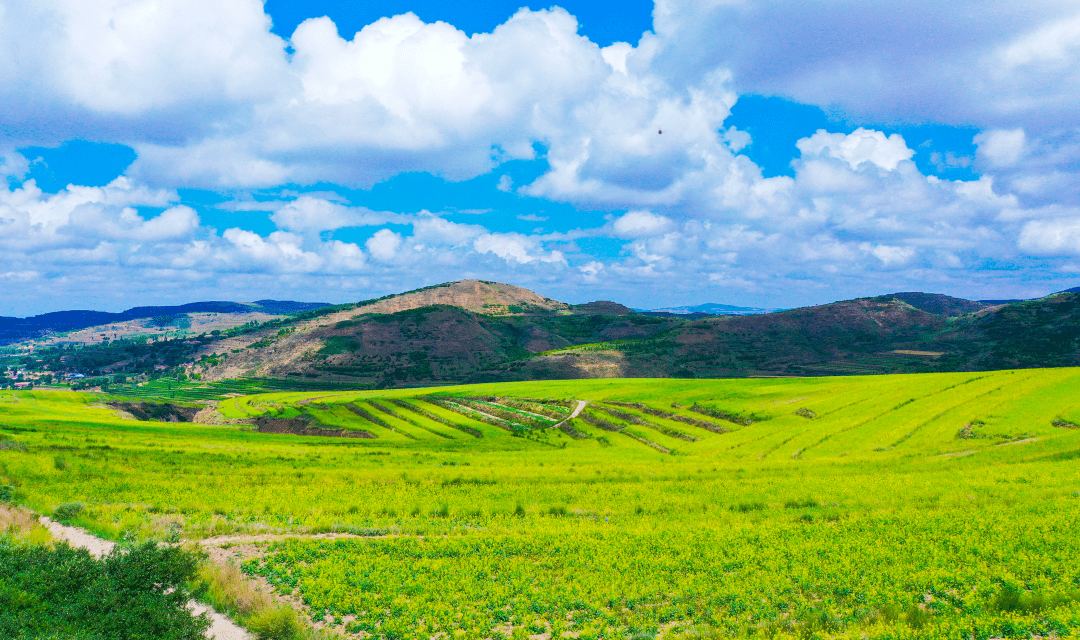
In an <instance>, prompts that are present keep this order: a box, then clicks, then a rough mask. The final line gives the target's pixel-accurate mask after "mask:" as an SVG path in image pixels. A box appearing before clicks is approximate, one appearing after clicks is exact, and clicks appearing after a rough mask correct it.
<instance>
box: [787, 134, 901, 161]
mask: <svg viewBox="0 0 1080 640" xmlns="http://www.w3.org/2000/svg"><path fill="white" fill-rule="evenodd" d="M795 146H796V147H798V149H799V151H801V152H802V155H803V157H804V158H806V157H808V156H812V155H821V154H828V155H829V156H830V157H832V158H836V159H837V160H843V161H844V162H846V163H848V164H849V165H850V166H851V168H852V169H858V168H859V166H860V165H861V164H863V163H864V162H870V163H872V164H875V165H877V166H879V167H881V168H882V169H885V170H886V171H893V170H894V169H896V165H898V164H899V163H900V162H902V161H904V160H910V159H911V156H913V155H915V152H914V151H912V150H911V149H908V147H907V143H905V142H904V138H903V137H901V136H900V134H898V133H894V134H892V135H891V136H889V137H888V138H886V137H885V134H884V133H882V132H880V131H870V130H867V129H863V128H862V127H859V128H858V129H856V130H855V131H853V132H852V133H849V134H847V135H845V134H843V133H828V132H827V131H825V130H824V129H818V131H817V133H815V134H814V135H812V136H810V137H809V138H803V139H802V140H799V141H798V142H797V143H796V145H795Z"/></svg>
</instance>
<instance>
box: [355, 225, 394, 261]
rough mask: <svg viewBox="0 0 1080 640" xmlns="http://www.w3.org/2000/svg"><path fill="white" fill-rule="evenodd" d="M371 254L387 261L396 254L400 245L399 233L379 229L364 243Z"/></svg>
mask: <svg viewBox="0 0 1080 640" xmlns="http://www.w3.org/2000/svg"><path fill="white" fill-rule="evenodd" d="M364 245H365V246H366V247H367V250H368V251H369V252H370V253H371V256H372V257H373V258H375V259H376V260H380V261H382V262H389V261H391V260H393V259H394V257H395V256H396V255H397V252H398V249H399V248H400V247H401V234H400V233H395V232H393V231H391V230H389V229H379V230H378V231H376V232H375V233H374V234H373V235H372V236H371V237H370V238H368V240H367V242H365V243H364Z"/></svg>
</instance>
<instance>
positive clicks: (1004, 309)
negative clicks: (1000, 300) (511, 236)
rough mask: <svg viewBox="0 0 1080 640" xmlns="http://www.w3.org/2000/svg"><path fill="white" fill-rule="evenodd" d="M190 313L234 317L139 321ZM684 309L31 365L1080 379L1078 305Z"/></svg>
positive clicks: (912, 296)
mask: <svg viewBox="0 0 1080 640" xmlns="http://www.w3.org/2000/svg"><path fill="white" fill-rule="evenodd" d="M199 304H206V305H214V304H217V305H224V304H236V303H196V305H183V306H181V307H149V308H143V311H139V313H146V311H145V310H146V309H150V310H152V311H154V312H160V311H161V310H163V309H169V310H186V311H191V310H193V309H194V308H197V305H199ZM255 304H258V305H262V307H261V308H266V309H269V308H275V309H279V310H280V309H286V308H290V309H291V308H292V307H288V306H287V305H289V304H293V303H271V302H270V301H261V302H260V303H253V305H246V308H253V306H254V305H255ZM274 304H277V305H286V306H278V307H273V306H272V305H274ZM298 304H305V303H298ZM219 308H220V307H219ZM696 309H709V310H711V311H719V312H721V313H703V312H701V311H695V310H696ZM679 310H680V311H681V310H682V309H679ZM685 310H686V311H689V313H675V312H673V310H658V311H650V312H635V311H634V310H632V309H628V308H627V307H625V306H623V305H621V304H618V303H616V302H611V301H603V300H601V301H596V302H590V303H586V304H580V305H569V304H566V303H563V302H559V301H557V300H552V299H551V298H546V297H544V296H542V295H539V294H537V293H534V292H532V291H529V290H528V289H523V288H521V287H516V286H513V285H508V284H502V283H497V282H487V281H480V280H465V281H460V282H451V283H446V284H442V285H437V286H433V287H425V288H423V289H417V290H415V291H409V292H406V293H402V294H397V295H392V296H385V297H383V298H379V299H375V300H368V301H364V302H359V303H356V304H351V305H337V306H333V307H325V308H321V309H319V310H317V311H312V312H309V313H306V314H305V313H301V314H297V315H292V316H287V317H285V318H282V319H279V320H274V321H271V322H267V323H264V324H261V325H254V324H252V325H244V326H242V327H237V330H230V331H228V332H223V333H222V334H221V335H205V336H203V337H201V338H198V339H195V340H160V341H154V342H153V343H148V344H145V345H141V346H140V345H132V344H131V343H130V342H124V341H118V342H113V343H112V344H109V345H105V344H103V345H95V346H86V347H82V348H80V349H78V350H70V349H69V350H64V351H61V350H52V351H49V350H47V349H41V350H39V353H35V357H36V358H39V359H40V362H41V364H42V366H43V367H44V366H48V367H50V368H51V370H52V371H54V372H58V373H59V372H75V371H78V372H80V373H84V374H87V375H99V374H100V373H124V374H127V375H135V376H145V375H149V374H153V375H163V374H162V373H161V372H162V371H164V372H166V374H167V375H176V374H177V373H179V372H180V371H181V370H185V371H187V372H188V373H191V374H198V375H199V376H200V377H201V378H202V379H203V380H210V381H213V380H223V379H233V378H241V377H246V376H255V377H272V378H278V379H285V380H288V379H296V380H304V381H305V383H307V384H318V383H320V382H326V383H331V382H332V383H335V384H347V385H352V386H355V387H357V388H372V387H400V386H416V385H433V384H450V383H465V382H483V381H509V380H543V379H560V378H595V377H700V378H718V377H746V376H814V375H845V374H858V373H903V372H923V371H982V370H990V369H1004V368H1025V367H1044V366H1080V293H1076V292H1065V293H1060V294H1055V295H1052V296H1048V297H1046V298H1041V299H1038V300H1027V301H1022V302H1015V303H1011V304H1004V305H989V304H986V303H983V302H977V301H971V300H964V299H961V298H954V297H951V296H944V295H940V294H928V293H921V292H899V293H893V294H888V295H884V296H877V297H872V298H859V299H856V300H845V301H840V302H834V303H830V304H824V305H817V306H813V307H805V308H800V309H791V310H787V311H779V312H772V313H768V312H765V311H767V310H764V309H753V308H748V307H733V306H732V305H715V304H714V305H700V306H698V307H689V308H686V309H685ZM732 311H736V312H742V313H743V315H735V314H733V313H731V312H732ZM748 311H758V313H747V312H748ZM73 313H75V314H78V313H84V314H85V313H94V312H73ZM125 313H127V312H125ZM117 315H119V314H117ZM98 318H99V317H98V316H92V317H89V316H88V317H84V318H82V319H79V318H78V317H77V316H76V317H75V319H76V320H78V321H80V322H83V321H88V320H89V319H98ZM110 350H111V351H110ZM95 372H97V373H95ZM169 372H171V373H169Z"/></svg>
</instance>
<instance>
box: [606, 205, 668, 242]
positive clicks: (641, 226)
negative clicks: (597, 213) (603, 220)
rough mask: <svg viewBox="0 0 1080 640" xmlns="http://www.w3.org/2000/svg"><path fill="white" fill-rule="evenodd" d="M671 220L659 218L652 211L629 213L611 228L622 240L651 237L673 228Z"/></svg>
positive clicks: (616, 221)
mask: <svg viewBox="0 0 1080 640" xmlns="http://www.w3.org/2000/svg"><path fill="white" fill-rule="evenodd" d="M671 226H672V222H671V219H670V218H666V217H664V216H658V215H656V214H655V213H652V212H651V211H627V212H626V213H625V214H623V215H622V216H620V217H619V218H617V219H616V220H615V221H614V222H613V223H612V224H611V228H612V229H613V230H614V231H615V234H616V235H617V236H619V237H622V238H637V237H641V236H651V235H655V234H657V233H661V232H663V231H666V230H667V229H669V228H671Z"/></svg>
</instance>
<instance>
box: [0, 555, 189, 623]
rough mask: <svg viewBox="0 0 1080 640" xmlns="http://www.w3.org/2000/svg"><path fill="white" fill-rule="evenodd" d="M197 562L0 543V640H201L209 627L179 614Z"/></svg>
mask: <svg viewBox="0 0 1080 640" xmlns="http://www.w3.org/2000/svg"><path fill="white" fill-rule="evenodd" d="M200 560H201V559H200V558H199V557H198V556H196V555H195V554H193V553H190V552H187V551H184V550H182V549H178V548H173V547H157V546H156V545H154V544H152V543H148V544H145V545H141V546H138V547H135V548H132V549H130V550H121V549H119V548H117V550H115V551H114V552H113V553H111V554H110V555H108V556H106V557H105V558H103V559H100V560H98V559H95V558H93V557H92V556H91V555H90V554H89V553H88V552H87V551H86V550H84V549H72V548H71V547H69V546H68V545H67V544H66V543H60V544H59V545H57V546H56V547H55V548H53V549H50V548H47V547H40V546H23V545H17V544H14V543H12V542H11V541H9V540H4V539H2V538H0V585H2V587H0V638H75V639H78V640H107V639H108V640H196V639H201V638H202V634H203V631H204V630H205V629H206V628H207V627H209V622H208V621H207V620H206V619H205V618H204V617H194V616H192V615H191V613H190V612H189V611H188V610H187V609H186V607H185V605H186V604H187V601H188V599H189V598H190V597H191V594H190V593H189V592H188V590H187V588H186V586H185V585H186V584H187V582H188V581H189V580H191V579H192V578H194V577H195V572H196V569H197V567H198V564H199V562H200Z"/></svg>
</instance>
